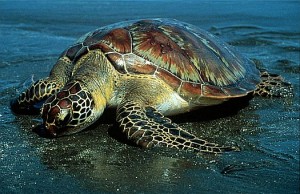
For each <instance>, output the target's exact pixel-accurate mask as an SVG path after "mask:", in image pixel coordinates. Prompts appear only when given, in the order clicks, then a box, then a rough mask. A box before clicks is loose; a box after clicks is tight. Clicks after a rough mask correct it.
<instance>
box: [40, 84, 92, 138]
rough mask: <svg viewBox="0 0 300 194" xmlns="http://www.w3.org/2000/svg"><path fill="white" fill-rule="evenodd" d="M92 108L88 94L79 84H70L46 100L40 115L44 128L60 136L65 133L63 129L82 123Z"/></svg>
mask: <svg viewBox="0 0 300 194" xmlns="http://www.w3.org/2000/svg"><path fill="white" fill-rule="evenodd" d="M93 107H94V101H93V99H92V97H91V95H90V93H88V92H87V91H85V90H83V89H82V87H81V85H80V83H79V82H71V83H68V84H67V85H66V86H65V87H64V88H62V90H60V91H59V92H58V93H56V94H54V95H52V96H51V97H50V98H48V100H47V101H46V102H45V103H44V105H43V108H42V112H41V114H42V118H43V120H44V124H45V126H46V128H49V127H50V126H51V127H52V128H53V127H54V128H55V129H56V130H57V131H55V132H53V133H55V134H57V133H58V134H60V133H64V132H65V131H64V129H70V128H75V127H77V126H79V125H81V124H82V123H84V122H85V120H86V119H87V118H88V117H89V116H90V115H91V114H92V108H93Z"/></svg>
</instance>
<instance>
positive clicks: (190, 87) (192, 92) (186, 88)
mask: <svg viewBox="0 0 300 194" xmlns="http://www.w3.org/2000/svg"><path fill="white" fill-rule="evenodd" d="M180 93H181V95H182V96H187V97H193V96H195V97H198V96H201V95H202V91H201V84H196V83H190V82H183V83H182V85H181V87H180Z"/></svg>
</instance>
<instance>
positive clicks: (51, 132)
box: [46, 124, 57, 138]
mask: <svg viewBox="0 0 300 194" xmlns="http://www.w3.org/2000/svg"><path fill="white" fill-rule="evenodd" d="M56 131H57V127H56V126H55V125H51V124H50V125H49V124H48V125H46V134H47V136H49V137H53V138H54V137H57V133H56Z"/></svg>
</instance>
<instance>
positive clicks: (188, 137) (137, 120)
mask: <svg viewBox="0 0 300 194" xmlns="http://www.w3.org/2000/svg"><path fill="white" fill-rule="evenodd" d="M117 122H118V123H119V124H120V127H121V129H122V130H123V133H125V134H126V135H127V138H128V139H129V140H131V141H133V142H135V143H136V144H137V145H139V146H141V147H146V148H148V147H153V146H164V147H171V148H177V149H182V150H192V151H195V152H206V153H222V152H225V151H238V150H239V148H237V147H230V146H220V145H217V144H215V143H209V142H208V141H206V140H202V139H199V138H197V137H196V136H194V135H193V134H191V133H189V132H187V131H185V130H183V129H182V128H180V127H179V126H178V125H176V124H175V123H172V122H171V120H170V119H168V118H166V117H164V116H163V115H162V114H161V113H159V112H158V111H157V110H156V109H155V108H153V107H150V106H148V107H142V106H140V105H139V104H138V103H135V102H132V101H127V102H125V103H122V104H121V105H120V106H119V107H118V110H117Z"/></svg>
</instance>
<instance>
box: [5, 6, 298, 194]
mask: <svg viewBox="0 0 300 194" xmlns="http://www.w3.org/2000/svg"><path fill="white" fill-rule="evenodd" d="M299 10H300V2H299V1H288V0H286V1H259V0H250V1H238V0H235V1H214V2H211V1H204V0H203V1H197V0H193V1H189V2H186V1H168V0H163V1H106V0H104V1H102V0H99V1H97V0H94V1H91V0H89V1H74V0H72V1H71V0H62V1H58V0H54V1H13V0H2V1H0V99H1V100H0V193H299V119H300V116H299V73H300V12H299ZM155 17H168V18H176V19H178V20H182V21H185V22H188V23H192V24H194V25H196V26H199V27H201V28H203V29H205V30H208V31H210V32H211V33H213V34H215V35H217V36H219V37H221V38H222V39H224V40H225V41H226V42H228V43H229V44H232V45H234V46H235V47H237V49H238V50H240V52H241V53H243V54H244V55H246V56H247V57H249V58H251V59H253V60H255V61H256V62H257V63H258V64H259V65H261V66H262V67H265V68H266V69H268V70H269V71H271V72H273V73H278V74H280V75H282V76H283V77H285V78H286V80H288V81H289V82H291V83H292V84H293V86H294V94H295V95H294V97H291V98H285V99H278V98H272V99H266V98H260V97H257V98H253V99H252V100H250V101H249V103H248V104H247V105H245V106H244V107H243V108H240V107H239V108H238V109H236V107H235V103H233V104H227V105H226V106H222V107H215V108H211V109H204V110H201V111H197V112H193V113H191V114H190V115H188V116H185V117H184V116H182V117H181V116H180V117H175V118H174V121H176V122H177V123H179V124H180V125H181V126H183V127H184V128H186V129H187V130H189V131H191V132H193V133H195V134H197V136H199V137H203V138H206V139H209V140H211V141H215V142H218V143H224V144H236V145H238V146H239V147H241V151H240V152H230V153H225V154H222V155H218V156H215V155H205V154H198V155H197V154H194V153H187V152H183V151H178V150H168V149H150V150H146V149H140V148H137V147H133V146H131V145H128V144H126V143H124V142H123V141H122V140H120V138H118V135H119V134H118V132H117V131H118V128H117V126H116V125H114V122H113V116H111V114H107V115H106V116H105V117H104V118H103V119H102V120H101V122H99V125H98V126H95V127H94V128H92V129H89V130H87V131H84V132H82V133H79V134H76V135H72V136H68V137H62V138H57V139H47V138H42V137H40V136H38V135H37V134H36V133H35V132H34V131H33V128H34V127H36V126H37V125H38V124H40V122H41V119H40V117H39V116H22V115H14V114H13V113H12V112H11V110H10V108H9V101H10V100H11V99H12V98H13V97H15V96H16V94H17V93H19V92H20V91H22V90H23V89H24V88H25V87H26V86H28V84H30V83H31V82H32V81H33V80H37V79H39V78H41V77H44V76H47V74H48V73H49V71H50V70H51V67H52V65H53V64H54V63H55V61H56V59H57V57H58V56H59V55H60V53H61V52H62V51H63V50H64V49H65V48H67V46H69V45H70V44H72V43H73V42H74V41H75V40H76V39H77V38H79V37H80V36H81V35H82V34H84V33H86V32H88V31H90V30H93V29H96V28H98V27H99V26H103V25H107V24H110V23H114V22H118V21H123V20H128V19H137V18H155ZM238 103H240V102H237V104H238ZM228 110H229V111H228ZM208 113H209V114H208ZM191 117H193V119H189V118H191Z"/></svg>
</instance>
